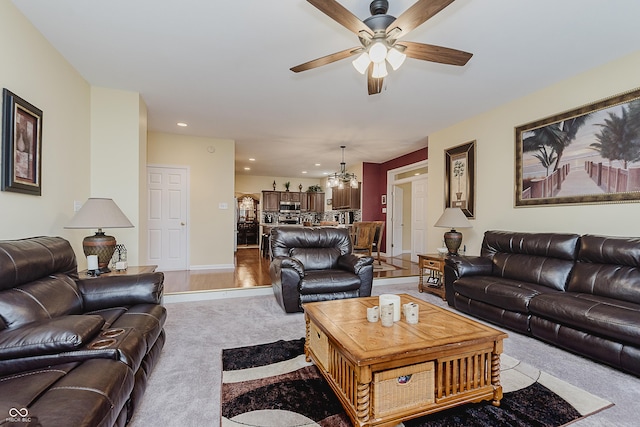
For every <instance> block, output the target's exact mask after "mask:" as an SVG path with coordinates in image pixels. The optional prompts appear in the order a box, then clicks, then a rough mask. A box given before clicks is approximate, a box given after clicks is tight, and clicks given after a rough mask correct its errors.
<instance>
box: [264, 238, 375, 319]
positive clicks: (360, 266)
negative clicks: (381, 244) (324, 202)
mask: <svg viewBox="0 0 640 427" xmlns="http://www.w3.org/2000/svg"><path fill="white" fill-rule="evenodd" d="M270 244H271V255H272V257H273V258H272V261H271V265H270V267H269V271H270V274H271V285H272V286H273V293H274V295H275V297H276V300H277V301H278V303H279V304H280V305H281V306H282V308H283V309H284V311H285V312H287V313H295V312H299V311H303V310H302V304H304V303H307V302H314V301H326V300H333V299H341V298H356V297H368V296H371V286H372V284H373V258H372V257H370V256H365V257H358V256H356V255H354V254H353V253H352V246H351V238H350V237H349V231H348V230H347V229H346V228H337V227H274V228H273V229H272V230H271V239H270Z"/></svg>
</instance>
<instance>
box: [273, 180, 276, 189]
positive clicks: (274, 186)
mask: <svg viewBox="0 0 640 427" xmlns="http://www.w3.org/2000/svg"><path fill="white" fill-rule="evenodd" d="M275 190H276V181H275V180H273V191H275Z"/></svg>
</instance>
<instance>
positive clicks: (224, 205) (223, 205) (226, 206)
mask: <svg viewBox="0 0 640 427" xmlns="http://www.w3.org/2000/svg"><path fill="white" fill-rule="evenodd" d="M218 209H229V205H228V204H227V203H218Z"/></svg>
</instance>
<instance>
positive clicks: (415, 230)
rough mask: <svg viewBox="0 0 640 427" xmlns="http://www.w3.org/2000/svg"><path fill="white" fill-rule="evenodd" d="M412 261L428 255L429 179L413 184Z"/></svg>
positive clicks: (413, 182)
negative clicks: (422, 255)
mask: <svg viewBox="0 0 640 427" xmlns="http://www.w3.org/2000/svg"><path fill="white" fill-rule="evenodd" d="M411 200H412V203H411V209H412V213H411V261H413V262H418V254H425V253H427V178H424V179H419V180H417V181H412V182H411Z"/></svg>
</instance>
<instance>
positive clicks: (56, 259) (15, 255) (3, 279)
mask: <svg viewBox="0 0 640 427" xmlns="http://www.w3.org/2000/svg"><path fill="white" fill-rule="evenodd" d="M55 273H61V274H63V275H67V276H71V277H73V278H77V277H78V267H77V264H76V255H75V252H73V249H72V248H71V244H69V242H68V241H66V240H65V239H63V238H61V237H31V238H28V239H20V240H3V241H2V242H0V289H11V288H14V287H16V286H20V285H23V284H25V283H29V282H32V281H34V280H37V279H40V278H41V277H45V276H49V275H51V274H55Z"/></svg>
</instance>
